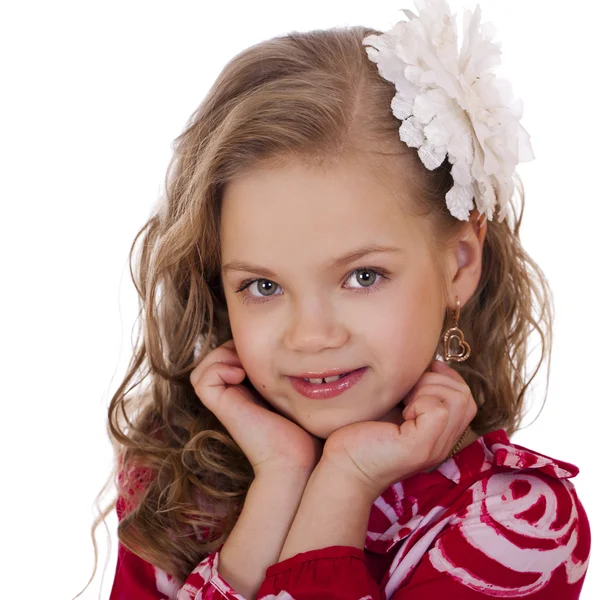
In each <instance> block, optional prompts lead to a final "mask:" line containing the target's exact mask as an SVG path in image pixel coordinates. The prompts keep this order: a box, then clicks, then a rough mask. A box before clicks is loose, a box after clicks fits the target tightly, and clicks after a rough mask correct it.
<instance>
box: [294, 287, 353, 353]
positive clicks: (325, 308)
mask: <svg viewBox="0 0 600 600" xmlns="http://www.w3.org/2000/svg"><path fill="white" fill-rule="evenodd" d="M347 339H348V330H347V328H346V327H344V326H343V325H342V323H341V322H340V321H339V319H337V318H336V316H335V311H334V310H333V307H331V306H330V305H328V304H326V303H325V302H322V301H321V300H319V299H315V298H313V299H312V301H310V302H308V303H305V304H303V305H302V306H295V307H293V308H292V313H291V316H290V321H289V324H288V326H287V327H286V330H285V335H284V344H285V346H286V348H288V349H289V350H294V351H296V352H306V353H315V352H319V351H320V350H324V349H326V348H339V347H341V346H343V345H344V344H345V343H346V341H347Z"/></svg>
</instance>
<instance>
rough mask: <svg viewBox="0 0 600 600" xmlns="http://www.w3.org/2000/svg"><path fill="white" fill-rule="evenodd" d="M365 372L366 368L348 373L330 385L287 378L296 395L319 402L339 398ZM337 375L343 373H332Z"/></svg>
mask: <svg viewBox="0 0 600 600" xmlns="http://www.w3.org/2000/svg"><path fill="white" fill-rule="evenodd" d="M366 370H367V367H361V368H360V369H355V370H354V371H350V372H349V373H348V374H347V375H346V376H345V377H342V378H341V379H338V380H337V381H332V382H331V383H316V384H315V383H310V382H309V381H304V379H302V376H300V377H293V376H291V375H288V378H289V380H290V383H291V384H292V387H293V388H294V389H295V390H296V391H297V392H298V393H300V394H302V395H303V396H306V397H307V398H310V399H311V400H321V399H325V398H333V397H335V396H339V395H340V394H342V393H343V392H345V391H346V390H348V389H350V388H351V387H352V386H354V385H356V384H357V383H358V382H359V381H360V380H361V379H362V376H363V375H364V374H365V372H366ZM339 373H343V371H338V373H334V375H337V374H339ZM317 377H322V376H317ZM325 377H332V375H325ZM312 378H315V379H316V376H315V375H312Z"/></svg>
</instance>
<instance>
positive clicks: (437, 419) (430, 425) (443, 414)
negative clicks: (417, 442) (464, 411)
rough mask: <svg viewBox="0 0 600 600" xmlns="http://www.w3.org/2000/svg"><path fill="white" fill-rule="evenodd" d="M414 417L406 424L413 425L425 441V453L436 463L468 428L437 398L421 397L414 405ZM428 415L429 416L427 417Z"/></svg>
mask: <svg viewBox="0 0 600 600" xmlns="http://www.w3.org/2000/svg"><path fill="white" fill-rule="evenodd" d="M413 408H414V413H415V414H414V415H411V418H409V419H407V421H405V423H408V424H413V426H414V427H415V428H416V429H417V430H419V436H422V437H421V439H425V440H426V441H425V446H426V447H425V448H424V449H423V450H424V451H426V452H427V456H428V458H431V460H433V462H434V463H436V464H437V463H439V461H441V460H443V459H444V458H445V457H446V456H447V455H448V453H449V452H450V450H451V449H452V447H453V446H454V444H455V443H456V440H457V439H458V438H459V437H460V436H461V435H462V433H463V432H464V430H465V429H466V427H467V424H465V423H464V421H463V420H460V419H459V420H457V419H456V418H455V415H454V416H453V413H452V412H451V411H450V410H449V409H448V407H447V406H446V405H445V404H444V403H443V402H440V400H439V399H438V398H437V397H435V396H421V397H419V400H418V401H417V402H416V403H415V404H414V407H413ZM425 415H427V416H425Z"/></svg>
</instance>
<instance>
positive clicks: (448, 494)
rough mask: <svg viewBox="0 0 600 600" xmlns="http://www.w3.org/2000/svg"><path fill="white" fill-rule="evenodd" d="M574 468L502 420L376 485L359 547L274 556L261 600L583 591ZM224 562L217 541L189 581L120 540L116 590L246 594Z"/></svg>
mask: <svg viewBox="0 0 600 600" xmlns="http://www.w3.org/2000/svg"><path fill="white" fill-rule="evenodd" d="M578 473H579V469H578V468H577V467H576V466H574V465H572V464H569V463H567V462H563V461H560V460H556V459H553V458H550V457H548V456H546V455H544V454H540V453H539V452H534V451H532V450H529V449H527V448H525V447H523V446H520V445H518V444H513V443H511V442H510V440H509V439H508V436H507V435H506V431H505V430H504V429H498V430H496V431H493V432H491V433H488V434H486V435H484V436H482V437H480V438H479V439H478V440H477V441H475V442H473V443H472V444H470V445H469V446H467V447H466V448H464V449H463V450H461V451H460V452H458V453H457V454H456V455H455V456H454V457H453V458H451V459H448V460H446V461H445V462H444V463H442V464H441V465H440V466H439V467H438V468H437V469H435V470H433V471H431V472H429V473H417V474H416V475H413V476H411V477H409V478H407V479H404V480H402V481H399V482H397V483H395V484H394V485H392V486H391V487H390V488H388V489H387V490H386V491H385V492H384V493H383V494H382V495H381V496H379V498H377V500H376V501H375V502H374V503H373V505H372V507H371V513H370V517H369V523H368V532H367V538H366V541H365V547H364V549H362V550H359V549H358V548H354V547H351V546H331V547H328V548H322V549H319V550H311V551H309V552H302V553H300V554H297V555H295V556H292V557H290V558H288V559H287V560H284V561H282V562H280V563H277V564H274V565H271V566H270V567H269V568H268V569H267V571H266V575H265V579H264V581H263V582H262V584H261V587H260V589H259V591H258V594H257V600H304V599H309V598H310V599H311V600H313V599H321V598H322V599H328V600H332V599H334V600H335V599H337V600H380V599H385V600H390V599H391V600H421V599H434V600H435V599H438V598H439V599H442V598H443V599H444V600H459V599H460V600H469V599H473V600H475V599H483V598H490V597H494V598H524V597H526V598H527V600H556V599H560V600H572V599H575V598H579V594H580V592H581V587H582V585H583V581H584V579H585V574H586V572H587V567H588V562H589V554H590V543H591V533H590V525H589V522H588V518H587V515H586V512H585V510H584V508H583V506H582V505H581V503H580V501H579V499H578V497H577V493H576V491H575V488H574V486H573V483H572V482H570V481H569V478H571V477H574V476H575V475H577V474H578ZM122 510H123V504H122V502H121V503H120V504H119V503H118V504H117V513H118V516H119V518H121V515H122ZM249 550H250V549H249ZM218 564H219V551H218V550H217V551H216V552H214V553H212V554H210V555H209V556H207V557H206V559H205V560H203V561H202V562H200V563H199V564H198V566H197V567H196V568H195V569H194V570H193V571H192V572H191V573H190V574H189V576H188V577H187V579H186V580H185V581H184V582H182V581H178V580H177V579H175V578H174V577H171V576H170V575H168V574H167V573H165V572H164V571H162V570H161V569H158V568H155V567H154V566H152V565H150V564H149V563H147V562H145V561H143V560H142V559H140V558H139V557H137V556H135V555H134V554H132V553H131V552H129V551H127V550H126V549H125V548H124V547H123V546H121V544H119V555H118V562H117V570H116V575H115V580H114V584H113V588H112V592H111V596H110V600H159V599H161V600H163V599H164V600H166V599H169V600H203V599H211V600H213V599H214V600H233V599H237V600H245V599H244V597H243V596H241V595H240V594H238V593H237V592H236V591H235V590H234V589H233V588H232V587H230V586H229V585H228V583H227V582H226V581H225V580H224V579H223V578H221V577H220V576H219V573H218Z"/></svg>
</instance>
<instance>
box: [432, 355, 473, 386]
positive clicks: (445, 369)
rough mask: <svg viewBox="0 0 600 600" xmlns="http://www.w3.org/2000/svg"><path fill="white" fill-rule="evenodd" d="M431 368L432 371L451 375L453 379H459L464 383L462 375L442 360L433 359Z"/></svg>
mask: <svg viewBox="0 0 600 600" xmlns="http://www.w3.org/2000/svg"><path fill="white" fill-rule="evenodd" d="M431 370H432V371H433V372H434V373H442V374H444V375H448V376H449V377H452V379H454V380H455V381H460V382H462V383H465V384H466V381H465V380H464V379H463V377H462V375H461V374H460V373H459V372H458V371H456V370H455V369H453V368H452V367H451V366H450V365H449V364H448V363H446V362H444V361H441V360H436V361H434V362H433V364H432V365H431Z"/></svg>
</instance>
